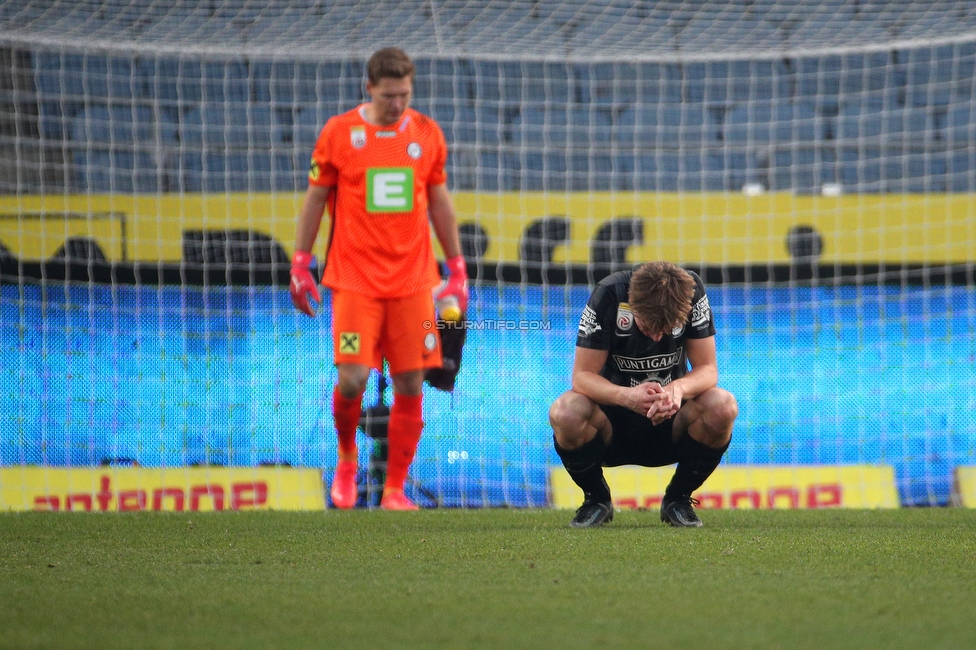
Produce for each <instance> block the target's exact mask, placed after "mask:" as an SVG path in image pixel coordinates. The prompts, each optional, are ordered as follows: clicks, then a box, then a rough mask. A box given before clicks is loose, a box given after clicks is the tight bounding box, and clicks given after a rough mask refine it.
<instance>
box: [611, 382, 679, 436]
mask: <svg viewBox="0 0 976 650" xmlns="http://www.w3.org/2000/svg"><path fill="white" fill-rule="evenodd" d="M625 390H626V393H627V407H628V408H629V409H630V410H632V411H635V412H637V413H640V414H641V415H644V416H645V417H647V418H648V419H649V420H650V421H651V424H653V425H658V424H661V423H662V422H664V421H665V420H667V419H668V418H672V417H674V416H675V414H676V413H677V412H678V410H679V409H680V408H681V398H682V391H681V389H680V388H679V387H678V386H676V385H675V384H673V383H672V384H668V385H667V386H661V384H659V383H658V382H656V381H649V382H645V383H643V384H638V385H636V386H631V387H630V388H627V389H625Z"/></svg>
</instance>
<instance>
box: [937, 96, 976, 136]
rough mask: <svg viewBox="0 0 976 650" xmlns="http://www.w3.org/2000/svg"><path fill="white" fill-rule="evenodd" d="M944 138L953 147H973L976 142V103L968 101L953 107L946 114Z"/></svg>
mask: <svg viewBox="0 0 976 650" xmlns="http://www.w3.org/2000/svg"><path fill="white" fill-rule="evenodd" d="M942 139H943V140H945V141H946V142H947V143H949V146H952V147H960V146H967V147H972V146H973V143H974V142H976V105H974V104H973V103H972V102H966V103H964V104H957V105H956V106H954V107H953V108H951V109H950V110H949V112H948V113H947V114H946V125H945V129H944V131H943V133H942Z"/></svg>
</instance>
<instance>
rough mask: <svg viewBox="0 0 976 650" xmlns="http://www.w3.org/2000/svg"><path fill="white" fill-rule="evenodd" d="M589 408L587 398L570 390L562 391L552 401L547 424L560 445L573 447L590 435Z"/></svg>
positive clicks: (568, 447)
mask: <svg viewBox="0 0 976 650" xmlns="http://www.w3.org/2000/svg"><path fill="white" fill-rule="evenodd" d="M591 409H592V406H591V403H590V402H589V399H588V398H586V397H584V396H582V395H580V394H579V393H574V392H572V391H568V392H566V393H563V394H562V395H560V396H559V397H558V398H557V399H556V401H555V402H553V403H552V406H550V407H549V424H550V425H552V430H553V434H554V435H555V437H556V442H557V443H559V445H560V446H561V447H565V448H567V449H573V448H576V447H578V446H580V445H582V444H584V443H586V442H587V440H588V439H589V438H591V437H592V432H591V431H590V430H591V429H592V427H590V426H589V422H588V413H589V411H590V410H591Z"/></svg>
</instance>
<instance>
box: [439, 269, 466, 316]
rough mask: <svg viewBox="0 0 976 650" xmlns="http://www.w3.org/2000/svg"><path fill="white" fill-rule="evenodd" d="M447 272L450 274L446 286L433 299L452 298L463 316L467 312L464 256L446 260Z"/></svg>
mask: <svg viewBox="0 0 976 650" xmlns="http://www.w3.org/2000/svg"><path fill="white" fill-rule="evenodd" d="M447 270H448V271H449V272H450V275H449V276H448V278H447V284H446V285H444V290H443V291H441V292H440V293H439V294H437V295H436V296H434V298H435V299H437V300H442V299H443V298H444V297H445V296H454V297H455V298H457V301H458V307H459V308H460V309H461V313H462V314H463V313H465V312H467V311H468V265H467V264H466V263H465V261H464V256H462V255H458V256H457V257H452V258H451V259H449V260H447Z"/></svg>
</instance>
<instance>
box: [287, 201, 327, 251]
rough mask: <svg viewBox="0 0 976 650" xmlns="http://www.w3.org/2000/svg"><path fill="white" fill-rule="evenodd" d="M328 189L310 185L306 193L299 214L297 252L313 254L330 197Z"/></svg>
mask: <svg viewBox="0 0 976 650" xmlns="http://www.w3.org/2000/svg"><path fill="white" fill-rule="evenodd" d="M329 189H330V188H328V187H319V186H317V185H309V186H308V190H306V192H305V200H304V201H303V202H302V209H301V211H300V212H299V213H298V224H297V225H296V228H295V250H296V251H305V252H311V250H312V246H314V245H315V238H316V237H318V234H319V226H320V224H321V223H322V215H323V214H324V213H325V206H326V202H327V199H328V196H329Z"/></svg>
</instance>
